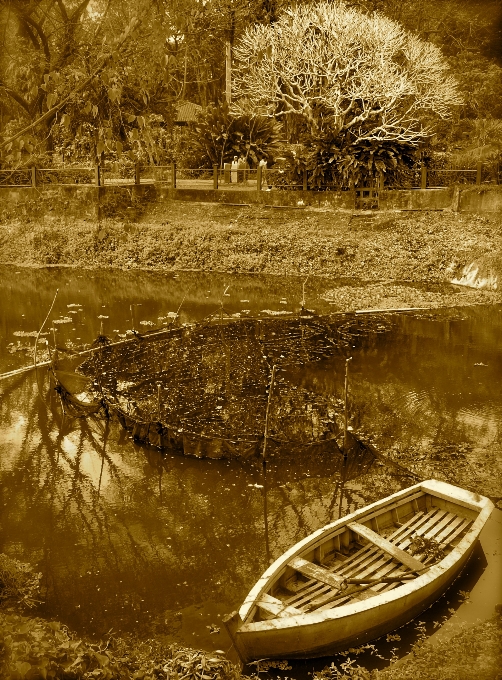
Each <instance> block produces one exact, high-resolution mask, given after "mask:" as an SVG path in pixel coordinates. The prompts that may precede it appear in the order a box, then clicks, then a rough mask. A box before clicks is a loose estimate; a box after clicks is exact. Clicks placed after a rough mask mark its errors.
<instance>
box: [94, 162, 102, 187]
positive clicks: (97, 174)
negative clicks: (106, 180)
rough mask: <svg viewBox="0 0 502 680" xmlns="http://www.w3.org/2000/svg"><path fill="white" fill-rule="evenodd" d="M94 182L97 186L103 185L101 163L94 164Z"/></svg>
mask: <svg viewBox="0 0 502 680" xmlns="http://www.w3.org/2000/svg"><path fill="white" fill-rule="evenodd" d="M94 184H95V185H96V186H97V187H100V186H101V166H99V165H95V166H94Z"/></svg>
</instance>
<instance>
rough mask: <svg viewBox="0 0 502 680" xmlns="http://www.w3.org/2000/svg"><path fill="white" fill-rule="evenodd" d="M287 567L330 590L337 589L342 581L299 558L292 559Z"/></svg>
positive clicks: (321, 568) (323, 569)
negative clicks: (329, 587) (323, 584)
mask: <svg viewBox="0 0 502 680" xmlns="http://www.w3.org/2000/svg"><path fill="white" fill-rule="evenodd" d="M288 566H289V567H292V568H293V569H296V571H299V572H300V573H301V574H303V575H304V576H308V577H309V578H311V579H315V580H316V581H320V582H321V583H325V584H326V585H328V586H331V587H332V588H338V589H339V588H340V585H341V584H342V583H343V581H344V579H343V578H341V577H340V576H336V574H333V573H332V572H331V571H328V570H327V569H325V568H324V567H319V566H318V565H317V564H314V563H313V562H309V561H308V560H304V559H302V558H301V557H295V558H294V559H292V560H291V562H289V563H288Z"/></svg>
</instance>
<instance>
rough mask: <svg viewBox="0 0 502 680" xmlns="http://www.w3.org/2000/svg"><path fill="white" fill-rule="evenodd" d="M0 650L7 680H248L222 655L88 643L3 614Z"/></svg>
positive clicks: (0, 670)
mask: <svg viewBox="0 0 502 680" xmlns="http://www.w3.org/2000/svg"><path fill="white" fill-rule="evenodd" d="M0 645H1V647H2V649H3V655H2V660H1V662H0V664H1V665H0V674H1V677H2V678H5V680H32V679H35V678H44V680H46V679H47V678H54V679H55V680H56V679H57V680H59V679H61V680H63V679H65V680H66V679H68V680H70V679H71V680H80V679H82V680H91V678H92V679H93V680H119V678H120V679H121V680H132V679H133V678H134V679H136V680H139V679H141V680H174V679H176V680H181V679H183V680H202V679H203V680H246V677H245V676H243V675H241V673H240V671H239V669H238V668H237V667H236V666H234V665H233V664H232V663H231V662H230V661H229V660H228V659H227V658H226V657H225V655H224V653H223V652H222V651H221V650H217V651H215V652H203V651H199V650H194V649H188V648H185V647H179V646H177V645H169V646H163V645H162V644H160V643H159V642H156V641H155V640H147V641H145V642H139V643H138V642H137V641H133V640H132V639H131V640H125V639H122V638H114V637H110V638H109V639H107V640H101V641H99V642H90V641H87V640H83V639H81V638H79V637H77V636H76V635H73V634H72V633H71V632H70V630H69V629H68V628H67V627H66V626H64V625H63V624H61V623H60V622H59V621H45V620H44V619H41V618H28V617H25V616H20V615H18V614H12V613H8V612H1V611H0Z"/></svg>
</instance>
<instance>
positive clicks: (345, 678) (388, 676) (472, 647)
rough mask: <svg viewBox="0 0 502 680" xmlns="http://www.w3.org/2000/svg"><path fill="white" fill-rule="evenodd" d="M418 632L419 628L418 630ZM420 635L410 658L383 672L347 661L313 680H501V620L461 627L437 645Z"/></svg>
mask: <svg viewBox="0 0 502 680" xmlns="http://www.w3.org/2000/svg"><path fill="white" fill-rule="evenodd" d="M419 630H420V626H419ZM426 638H427V636H426V634H425V632H424V631H423V634H422V635H421V636H420V638H419V640H418V642H417V643H416V644H415V645H414V647H413V649H412V652H411V654H409V655H408V656H406V657H404V658H403V659H401V660H399V661H395V662H393V663H391V665H390V666H389V667H388V668H385V669H383V670H380V671H379V670H373V671H369V670H367V669H366V668H363V667H362V666H358V665H357V664H356V663H355V661H354V660H352V659H350V658H348V659H347V661H345V662H344V663H342V664H341V665H340V667H337V666H335V665H334V664H332V665H331V666H330V667H328V668H325V669H323V670H322V671H321V672H319V673H315V674H314V676H313V680H500V679H501V678H502V620H501V618H500V617H495V618H493V619H491V620H489V621H484V622H483V623H480V624H478V625H476V626H473V627H464V628H463V629H462V630H461V631H460V632H459V633H457V634H456V635H455V636H454V637H453V638H451V639H448V640H443V641H441V642H439V643H437V644H431V643H430V642H428V641H427V639H426Z"/></svg>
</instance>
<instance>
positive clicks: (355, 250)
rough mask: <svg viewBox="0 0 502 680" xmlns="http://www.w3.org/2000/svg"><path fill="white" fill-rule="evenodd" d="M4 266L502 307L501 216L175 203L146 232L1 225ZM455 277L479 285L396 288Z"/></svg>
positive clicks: (386, 302)
mask: <svg viewBox="0 0 502 680" xmlns="http://www.w3.org/2000/svg"><path fill="white" fill-rule="evenodd" d="M0 263H2V264H8V263H9V264H15V265H16V266H20V265H23V266H47V265H59V266H75V267H83V268H93V269H94V268H97V269H103V268H120V269H126V270H127V269H152V270H157V271H159V270H160V271H162V270H164V271H173V270H189V269H192V270H193V269H197V270H203V271H211V270H213V271H214V270H218V271H229V272H256V273H258V272H259V273H266V274H274V275H288V274H289V275H305V274H312V275H321V276H326V277H330V278H337V279H339V278H347V279H351V280H352V283H351V285H350V286H348V287H342V288H340V287H336V288H334V287H332V289H331V290H330V291H329V292H328V294H327V296H328V298H330V299H332V300H333V301H334V302H335V303H336V306H337V307H339V308H340V309H352V308H361V307H367V306H378V307H399V306H419V305H425V306H436V305H441V304H443V305H445V304H446V305H451V304H468V303H472V302H491V301H495V300H497V301H498V300H499V299H500V297H499V293H498V292H497V291H496V288H497V286H498V281H499V280H500V278H501V277H502V216H499V215H497V214H495V213H494V214H489V215H488V216H487V215H483V216H481V215H476V214H465V213H463V214H460V213H452V212H446V211H445V212H437V211H436V212H421V213H418V212H386V213H385V212H379V213H375V215H368V214H358V215H355V214H352V213H350V212H341V211H337V212H336V211H332V210H324V209H314V208H307V209H304V210H299V209H298V210H294V209H274V208H267V207H259V206H230V205H221V204H200V203H193V204H189V203H181V202H174V201H173V202H171V203H169V204H167V205H163V206H162V207H156V208H154V209H153V211H152V212H150V213H149V214H148V215H146V216H145V217H144V218H143V219H142V220H141V221H139V222H122V221H118V220H113V219H107V220H103V221H101V222H99V223H95V222H90V221H85V220H69V219H65V218H61V217H52V218H51V217H46V218H44V219H43V220H41V221H37V222H33V221H31V222H30V221H28V220H27V219H26V218H25V219H24V220H22V219H17V220H9V221H8V222H4V223H3V224H1V225H0ZM469 267H470V270H468V268H469ZM466 272H467V273H466ZM454 279H455V280H457V281H461V282H465V283H469V284H471V285H472V284H474V286H478V287H477V288H476V287H474V288H472V287H471V288H465V287H459V288H458V289H456V290H455V291H452V289H451V288H450V287H447V288H445V289H444V290H437V289H434V290H427V289H426V288H425V287H423V286H422V287H418V288H417V287H416V286H413V287H411V288H410V286H409V285H401V284H402V282H413V283H415V284H416V283H422V284H431V283H434V284H439V283H448V282H450V281H452V280H454ZM354 281H356V282H361V283H364V286H358V285H356V286H354V283H353V282H354ZM397 282H400V284H399V285H397ZM368 284H370V285H369V286H368ZM327 288H330V287H329V285H328V286H327Z"/></svg>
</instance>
